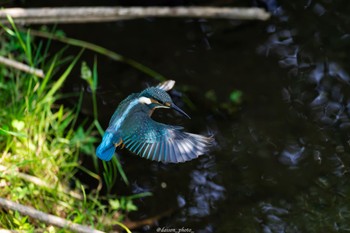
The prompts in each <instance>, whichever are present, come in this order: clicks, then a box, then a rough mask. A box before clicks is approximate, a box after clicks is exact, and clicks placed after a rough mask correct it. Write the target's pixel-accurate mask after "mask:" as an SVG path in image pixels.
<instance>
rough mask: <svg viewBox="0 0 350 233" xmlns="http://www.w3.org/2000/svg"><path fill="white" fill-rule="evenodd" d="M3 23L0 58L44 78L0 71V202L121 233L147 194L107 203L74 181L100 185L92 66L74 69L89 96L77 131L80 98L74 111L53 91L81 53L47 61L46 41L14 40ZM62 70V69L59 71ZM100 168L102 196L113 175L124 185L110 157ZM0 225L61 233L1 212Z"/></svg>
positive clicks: (12, 31) (24, 36)
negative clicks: (89, 164) (91, 167)
mask: <svg viewBox="0 0 350 233" xmlns="http://www.w3.org/2000/svg"><path fill="white" fill-rule="evenodd" d="M9 20H10V22H11V26H12V27H6V26H4V25H1V29H0V55H1V56H6V57H8V58H10V59H13V60H16V61H19V62H21V63H24V64H28V65H29V66H31V67H39V68H41V69H42V70H43V71H44V73H45V77H44V78H40V77H37V76H35V75H33V74H29V73H24V72H21V71H19V70H16V69H14V68H9V67H7V66H4V65H0V93H1V98H0V151H1V156H0V164H1V165H0V187H1V188H0V196H1V197H3V198H6V199H9V200H12V201H16V202H19V203H21V204H23V205H27V206H31V207H34V208H36V209H38V210H41V211H43V212H45V213H50V214H53V215H56V216H59V217H62V218H65V219H68V220H70V221H72V222H74V223H79V224H83V225H89V226H92V227H94V228H96V229H100V230H105V231H110V230H111V229H112V227H113V225H120V226H122V227H124V228H125V226H124V225H123V224H122V223H121V221H122V220H123V218H124V215H123V214H122V213H125V212H130V211H133V210H137V207H136V206H135V205H134V204H133V202H132V200H133V199H134V198H139V197H142V196H147V195H149V194H148V193H145V194H139V195H136V196H131V197H118V196H116V195H115V194H114V195H112V194H110V193H109V202H107V201H105V200H106V198H104V197H103V196H101V194H100V188H101V187H100V186H99V187H97V189H96V190H93V191H92V192H89V193H86V192H85V186H84V185H83V184H82V183H81V181H79V180H78V179H77V178H75V176H74V175H75V174H76V172H77V171H79V170H82V171H83V172H86V174H87V175H90V176H92V177H93V178H96V179H98V180H99V182H100V183H101V180H102V179H101V178H100V176H99V175H98V172H97V171H98V164H97V160H96V159H95V155H94V151H95V147H94V143H95V142H96V141H97V138H96V137H97V136H99V134H98V131H99V132H100V133H102V132H103V130H102V128H101V126H100V125H99V123H98V120H97V117H98V115H97V105H96V97H95V94H96V87H97V62H95V64H94V66H93V69H92V70H91V69H90V68H89V67H88V66H87V64H86V63H83V64H82V68H81V71H82V72H81V73H82V78H83V79H85V80H86V81H87V83H88V84H89V86H90V88H91V90H92V94H93V107H94V109H93V110H94V119H93V122H92V124H91V125H87V123H86V121H84V122H83V123H82V124H77V117H78V113H79V111H80V106H81V100H82V95H80V98H79V99H80V101H79V103H78V104H77V106H76V107H75V108H74V109H72V108H68V107H66V106H64V105H63V104H62V103H59V102H58V100H61V99H62V98H64V97H65V96H64V95H62V94H60V92H59V90H60V88H61V87H62V85H63V83H64V82H65V80H66V79H67V78H68V76H69V75H70V73H71V71H72V70H73V68H74V67H75V66H76V65H77V63H78V59H79V57H80V55H81V53H82V52H80V54H79V55H78V56H76V57H75V59H72V58H70V57H68V58H67V57H64V56H63V54H64V51H63V50H62V51H61V52H59V53H57V54H56V55H55V56H54V57H50V56H49V54H48V51H49V45H50V41H48V42H46V43H45V42H43V41H38V42H37V43H33V38H32V37H31V35H30V32H29V31H28V32H27V33H26V34H23V33H21V32H20V31H19V30H18V29H17V28H16V25H15V24H14V23H13V21H12V20H11V19H9ZM63 65H65V66H66V68H65V70H61V67H62V66H63ZM60 102H62V101H60ZM81 154H84V155H87V156H89V155H90V156H93V158H94V159H95V165H96V166H95V167H96V171H88V170H87V169H85V168H84V167H82V166H81V165H80V163H81V161H80V155H81ZM103 167H104V171H103V177H104V178H105V181H106V182H105V184H106V186H107V191H109V190H110V188H111V186H112V185H114V183H115V181H116V176H117V173H119V174H121V176H122V178H123V179H124V181H125V182H127V178H126V176H125V174H124V172H123V170H122V168H121V165H120V164H119V161H118V160H117V159H116V158H114V160H113V162H112V163H108V164H106V163H103ZM0 226H1V227H3V228H7V229H13V230H24V231H34V230H40V231H43V232H60V231H62V230H60V229H56V228H54V227H53V226H50V225H48V224H45V223H42V222H39V221H37V220H35V219H31V218H28V217H25V216H22V215H21V214H19V213H18V212H15V211H12V210H4V209H0Z"/></svg>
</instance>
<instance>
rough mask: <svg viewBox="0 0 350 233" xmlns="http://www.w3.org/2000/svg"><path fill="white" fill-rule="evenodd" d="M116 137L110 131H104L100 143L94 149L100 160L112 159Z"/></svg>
mask: <svg viewBox="0 0 350 233" xmlns="http://www.w3.org/2000/svg"><path fill="white" fill-rule="evenodd" d="M115 143H116V137H115V136H114V135H113V134H112V133H110V132H106V133H105V134H104V135H103V138H102V142H101V144H100V145H99V146H98V147H97V149H96V155H97V157H99V158H100V159H102V160H105V161H109V160H111V159H112V157H113V154H114V152H115V146H114V145H115Z"/></svg>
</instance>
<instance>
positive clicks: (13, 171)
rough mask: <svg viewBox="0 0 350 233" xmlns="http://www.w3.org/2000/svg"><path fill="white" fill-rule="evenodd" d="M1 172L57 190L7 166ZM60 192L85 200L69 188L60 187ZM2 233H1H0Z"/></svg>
mask: <svg viewBox="0 0 350 233" xmlns="http://www.w3.org/2000/svg"><path fill="white" fill-rule="evenodd" d="M0 172H1V173H12V175H14V176H16V177H19V178H21V179H23V180H25V181H28V182H31V183H33V184H35V185H37V186H40V187H43V188H47V189H52V190H55V187H54V186H53V185H50V184H48V183H46V182H45V181H43V180H41V179H39V178H38V177H35V176H31V175H28V174H25V173H22V172H19V171H16V170H10V169H8V168H7V167H5V166H2V165H0ZM58 191H61V192H64V193H66V194H68V195H70V196H72V197H74V198H76V199H78V200H83V199H84V197H83V196H82V195H81V194H80V193H77V192H73V191H71V190H69V189H68V188H60V187H58ZM0 233H1V232H0Z"/></svg>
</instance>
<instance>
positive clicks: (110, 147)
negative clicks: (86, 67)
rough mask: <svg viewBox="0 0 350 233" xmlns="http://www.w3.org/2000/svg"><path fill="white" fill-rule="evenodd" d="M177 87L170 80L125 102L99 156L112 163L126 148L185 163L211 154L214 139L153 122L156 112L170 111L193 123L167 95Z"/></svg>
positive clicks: (122, 103)
mask: <svg viewBox="0 0 350 233" xmlns="http://www.w3.org/2000/svg"><path fill="white" fill-rule="evenodd" d="M174 85H175V81H174V80H168V81H165V82H162V83H159V84H158V85H157V86H153V87H148V88H146V89H145V90H143V91H142V92H139V93H133V94H131V95H129V96H128V97H127V98H126V99H124V100H123V101H122V102H121V103H120V104H119V106H118V107H117V109H116V111H115V112H114V114H113V115H112V117H111V119H110V121H109V125H108V128H107V130H106V131H105V134H104V135H103V138H102V142H101V144H100V145H99V146H98V147H97V149H96V155H97V156H98V157H99V158H100V159H102V160H105V161H109V160H111V159H112V157H113V155H114V153H115V150H116V148H124V147H126V148H127V149H128V150H130V151H131V152H133V153H134V154H137V155H139V156H141V157H143V158H146V159H149V160H153V161H158V162H163V163H182V162H186V161H189V160H192V159H195V158H197V157H198V156H200V155H203V154H205V153H206V152H208V150H209V148H210V146H211V145H212V144H213V140H214V139H213V137H206V136H202V135H198V134H193V133H187V132H184V131H183V127H181V126H175V125H167V124H163V123H160V122H157V121H155V120H153V119H152V118H151V116H152V113H153V112H154V110H155V109H157V108H168V109H174V110H176V111H177V112H179V113H181V114H182V115H184V116H186V117H188V118H189V119H190V117H189V116H188V115H187V114H186V113H185V112H184V111H183V110H181V109H180V108H179V107H177V106H176V105H175V104H174V102H173V100H172V99H171V97H170V96H169V94H168V93H167V91H169V90H171V89H172V88H173V87H174Z"/></svg>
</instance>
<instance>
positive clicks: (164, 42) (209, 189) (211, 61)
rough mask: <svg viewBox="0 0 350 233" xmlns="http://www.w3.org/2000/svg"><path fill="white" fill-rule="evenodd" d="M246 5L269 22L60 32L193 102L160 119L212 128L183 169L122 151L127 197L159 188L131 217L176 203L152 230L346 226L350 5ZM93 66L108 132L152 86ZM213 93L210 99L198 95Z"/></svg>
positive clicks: (127, 25) (124, 71)
mask: <svg viewBox="0 0 350 233" xmlns="http://www.w3.org/2000/svg"><path fill="white" fill-rule="evenodd" d="M28 2H30V1H28ZM223 2H224V1H223ZM229 2H230V1H228V3H229ZM252 2H254V3H255V4H258V5H263V6H265V7H267V8H268V9H269V10H270V11H271V12H272V13H273V15H274V17H273V18H272V19H271V20H270V21H268V22H264V23H262V22H236V21H226V20H191V19H177V20H175V19H171V20H169V19H157V20H155V19H144V20H137V21H125V22H118V23H105V24H88V25H60V26H59V28H60V29H62V30H64V31H65V32H66V33H67V35H68V36H70V37H75V38H79V39H83V40H87V41H90V42H93V43H96V44H99V45H102V46H105V47H107V48H109V49H111V50H113V51H116V52H119V53H121V54H124V55H126V56H128V57H131V58H133V59H135V60H137V61H139V62H141V63H143V64H145V65H147V66H149V67H152V68H154V69H155V70H157V71H158V72H160V73H161V74H163V75H164V76H166V77H168V78H171V79H175V80H176V81H177V88H178V90H186V91H185V92H184V93H186V95H187V96H188V98H189V99H190V100H191V101H192V103H194V105H195V108H190V106H189V105H186V104H184V103H183V102H182V100H181V98H176V100H177V101H176V103H177V105H179V106H180V107H182V108H183V109H185V111H186V112H188V113H192V114H190V115H191V117H192V120H191V121H189V120H187V119H182V118H180V117H179V116H178V115H176V114H175V113H173V112H169V111H161V112H159V114H158V115H157V116H156V117H157V119H160V120H162V121H170V122H172V123H179V124H182V125H184V126H185V127H186V128H187V129H188V130H189V131H192V132H196V133H203V134H206V133H207V132H208V131H214V132H215V134H216V140H217V143H218V146H217V147H216V148H215V149H214V150H213V151H212V152H211V153H210V154H208V155H204V156H202V157H200V158H199V159H197V160H195V161H192V162H189V163H185V164H180V165H162V164H157V163H153V162H149V161H147V160H144V159H139V158H137V157H136V156H134V155H131V154H129V153H128V152H127V151H125V150H124V151H121V152H120V155H121V160H122V163H123V166H124V168H125V171H126V173H127V175H128V177H129V180H130V181H131V190H129V191H128V192H129V193H130V192H133V193H138V192H142V191H151V192H152V193H153V194H154V196H153V197H147V198H146V199H143V200H140V201H139V203H137V204H138V205H139V206H140V211H139V212H138V213H137V214H136V216H134V217H136V218H146V217H149V216H153V215H156V214H159V213H161V212H165V211H167V210H169V209H170V210H174V212H173V214H172V215H171V216H170V217H168V218H166V219H163V220H162V221H161V222H160V223H159V226H161V227H169V228H181V227H185V228H191V229H192V230H193V231H194V232H196V233H197V232H266V233H269V232H345V231H349V230H350V221H349V220H350V212H349V211H350V201H349V194H350V183H349V174H348V169H349V165H350V164H349V163H350V157H349V156H350V154H349V149H350V148H349V128H350V122H349V114H350V101H349V100H350V98H349V97H350V96H349V95H350V88H349V87H350V86H349V84H350V83H349V81H350V77H349V66H348V64H349V54H348V51H350V34H349V31H348V28H349V27H350V17H349V16H348V12H350V9H349V8H350V6H349V4H347V1H346V0H343V1H340V0H338V1H329V0H321V1H317V2H316V1H274V0H266V1H252ZM28 4H29V3H28ZM89 56H90V55H89V54H88V55H87V56H86V57H85V59H87V60H89V59H90V61H91V60H92V59H91V58H92V57H89ZM98 62H99V77H100V89H99V94H98V97H99V104H100V118H101V122H102V124H103V125H104V126H105V127H106V126H107V123H108V120H109V117H110V116H111V115H112V113H113V111H114V109H115V108H116V107H117V105H118V103H119V102H120V101H121V100H122V99H123V98H125V97H126V96H127V95H128V94H130V93H131V92H138V91H140V90H141V89H142V88H144V87H146V84H147V83H152V84H153V83H154V82H153V81H152V80H150V78H149V77H146V76H145V75H143V74H141V73H139V72H137V71H135V70H132V69H131V68H130V67H128V66H125V65H122V64H116V63H115V62H114V61H111V60H109V59H106V58H104V57H99V59H98ZM71 82H72V83H69V84H68V85H67V87H66V89H67V90H68V91H72V90H75V89H80V88H81V85H82V83H80V81H79V80H78V78H77V79H76V80H74V79H71ZM234 89H238V90H240V91H242V92H243V103H242V104H241V105H240V106H239V107H238V109H237V111H236V112H235V113H234V114H229V113H228V112H227V111H225V110H224V109H222V108H218V107H217V106H218V105H219V103H220V102H227V101H228V99H229V95H230V92H231V91H232V90H234ZM211 90H212V91H214V93H216V96H217V100H218V101H217V102H216V103H215V104H216V105H214V104H213V103H210V102H209V101H208V99H207V98H206V97H205V96H206V95H205V94H206V93H207V92H208V91H211ZM172 94H173V95H176V92H173V93H172ZM88 102H89V100H87V103H88ZM85 111H86V112H89V105H88V104H86V106H85ZM116 191H119V190H118V187H116ZM154 230H155V229H154V228H152V229H147V228H145V229H143V231H145V232H153V231H154Z"/></svg>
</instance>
